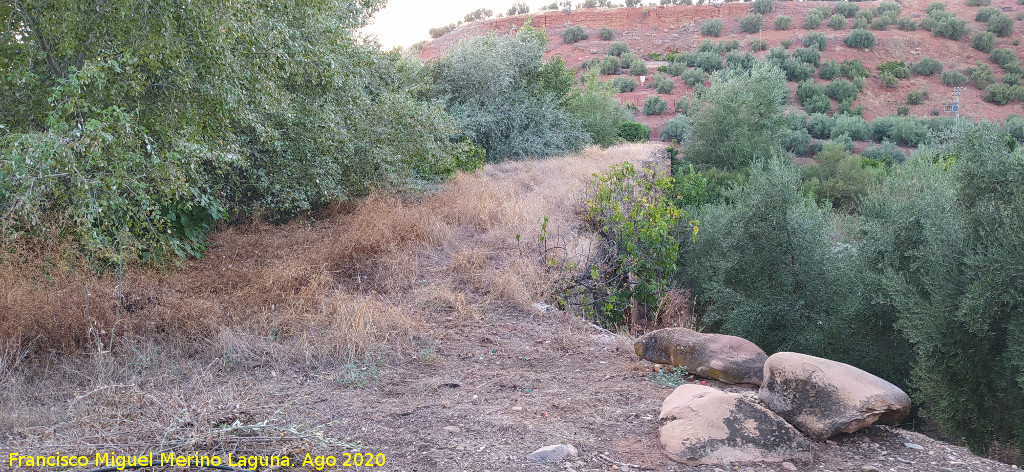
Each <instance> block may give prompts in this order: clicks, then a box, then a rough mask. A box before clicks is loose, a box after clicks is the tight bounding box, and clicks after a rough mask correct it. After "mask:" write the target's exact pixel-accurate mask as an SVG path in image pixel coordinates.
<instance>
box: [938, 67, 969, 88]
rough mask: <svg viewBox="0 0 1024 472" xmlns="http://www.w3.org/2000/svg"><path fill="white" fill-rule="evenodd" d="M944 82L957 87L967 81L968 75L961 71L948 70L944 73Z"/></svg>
mask: <svg viewBox="0 0 1024 472" xmlns="http://www.w3.org/2000/svg"><path fill="white" fill-rule="evenodd" d="M942 83H943V84H945V85H948V86H950V87H956V86H959V85H963V84H966V83H967V76H966V75H964V74H963V73H962V72H960V71H956V70H948V71H946V72H943V73H942Z"/></svg>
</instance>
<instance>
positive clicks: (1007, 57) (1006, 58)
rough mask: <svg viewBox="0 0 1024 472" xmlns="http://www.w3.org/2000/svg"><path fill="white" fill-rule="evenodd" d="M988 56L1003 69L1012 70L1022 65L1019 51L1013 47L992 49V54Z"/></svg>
mask: <svg viewBox="0 0 1024 472" xmlns="http://www.w3.org/2000/svg"><path fill="white" fill-rule="evenodd" d="M990 34H991V33H990ZM988 58H989V59H991V60H992V62H995V63H996V64H999V67H1002V68H1003V69H1011V70H1012V69H1014V68H1016V67H1017V66H1019V65H1020V59H1018V58H1017V53H1016V52H1014V51H1013V49H1008V48H1001V49H996V50H994V51H992V54H989V56H988Z"/></svg>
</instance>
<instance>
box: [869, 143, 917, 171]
mask: <svg viewBox="0 0 1024 472" xmlns="http://www.w3.org/2000/svg"><path fill="white" fill-rule="evenodd" d="M861 156H862V157H864V158H865V159H871V160H874V161H878V162H883V163H886V164H889V165H893V164H900V163H902V162H903V160H904V159H906V157H907V156H906V155H905V154H903V151H901V150H900V148H899V147H898V146H896V145H895V144H893V143H891V142H889V141H886V142H884V143H882V145H881V146H871V147H869V148H867V149H865V150H864V152H862V153H861Z"/></svg>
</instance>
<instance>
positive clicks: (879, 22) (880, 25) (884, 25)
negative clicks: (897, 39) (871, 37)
mask: <svg viewBox="0 0 1024 472" xmlns="http://www.w3.org/2000/svg"><path fill="white" fill-rule="evenodd" d="M891 24H892V20H890V19H889V17H888V16H884V15H883V16H880V17H878V18H875V19H874V20H872V21H871V29H873V30H878V31H885V30H887V29H889V25H891Z"/></svg>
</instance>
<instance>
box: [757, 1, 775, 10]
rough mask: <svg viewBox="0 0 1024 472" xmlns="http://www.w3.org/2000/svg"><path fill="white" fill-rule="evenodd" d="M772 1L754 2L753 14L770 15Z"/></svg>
mask: <svg viewBox="0 0 1024 472" xmlns="http://www.w3.org/2000/svg"><path fill="white" fill-rule="evenodd" d="M771 11H772V0H754V12H755V13H771Z"/></svg>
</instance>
